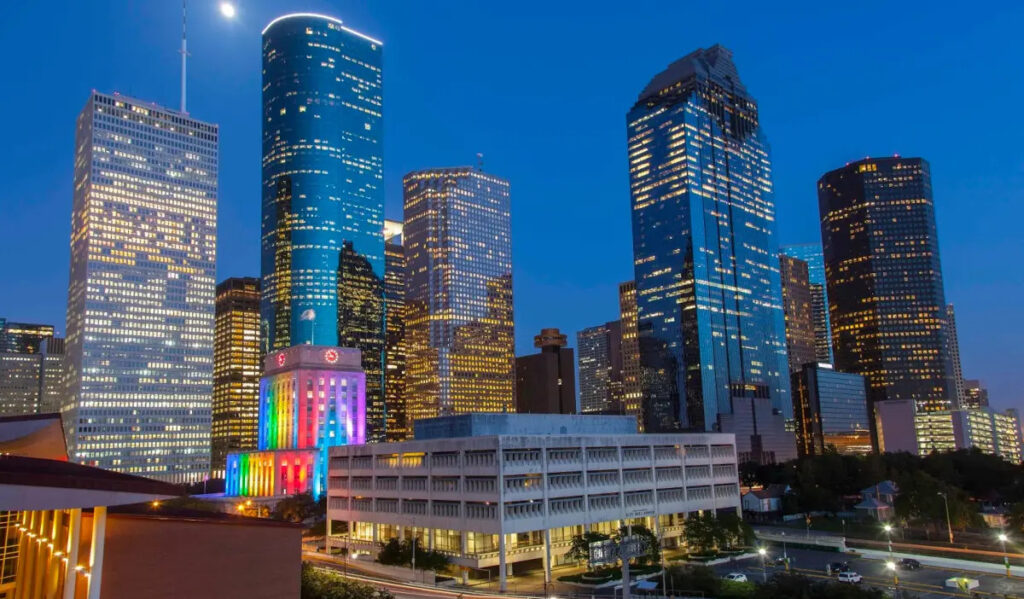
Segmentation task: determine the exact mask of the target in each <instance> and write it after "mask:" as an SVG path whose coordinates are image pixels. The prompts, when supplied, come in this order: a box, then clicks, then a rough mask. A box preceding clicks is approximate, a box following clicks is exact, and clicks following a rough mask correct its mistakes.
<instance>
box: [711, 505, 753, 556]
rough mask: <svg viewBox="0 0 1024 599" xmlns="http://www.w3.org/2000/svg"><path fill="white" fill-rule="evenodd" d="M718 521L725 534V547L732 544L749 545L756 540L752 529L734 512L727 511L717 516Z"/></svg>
mask: <svg viewBox="0 0 1024 599" xmlns="http://www.w3.org/2000/svg"><path fill="white" fill-rule="evenodd" d="M718 523H719V525H720V526H721V527H722V529H723V530H724V531H725V534H726V541H725V546H726V547H730V548H731V547H732V546H733V545H744V546H748V547H749V546H751V545H753V544H754V541H755V540H756V536H755V535H754V529H753V528H751V526H750V525H749V524H747V523H746V522H744V521H743V518H740V517H739V516H737V515H736V514H735V513H734V512H727V513H724V514H722V515H720V516H718Z"/></svg>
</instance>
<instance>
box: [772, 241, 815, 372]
mask: <svg viewBox="0 0 1024 599" xmlns="http://www.w3.org/2000/svg"><path fill="white" fill-rule="evenodd" d="M779 266H780V270H779V272H780V273H781V277H782V309H783V313H784V314H785V317H786V354H787V355H788V356H789V371H790V373H793V372H799V371H800V369H801V368H803V366H804V364H811V363H814V362H815V361H816V358H817V350H816V348H815V336H814V311H813V304H812V302H811V286H810V281H809V279H808V278H807V276H808V275H807V263H806V262H804V261H803V260H800V259H798V258H793V257H792V256H787V255H786V254H780V255H779Z"/></svg>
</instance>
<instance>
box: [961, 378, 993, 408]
mask: <svg viewBox="0 0 1024 599" xmlns="http://www.w3.org/2000/svg"><path fill="white" fill-rule="evenodd" d="M963 385H964V401H963V407H965V408H984V407H987V406H988V389H986V388H985V387H984V386H982V384H981V381H979V380H978V379H966V380H964V382H963Z"/></svg>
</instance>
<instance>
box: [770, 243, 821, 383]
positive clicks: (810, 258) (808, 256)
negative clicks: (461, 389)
mask: <svg viewBox="0 0 1024 599" xmlns="http://www.w3.org/2000/svg"><path fill="white" fill-rule="evenodd" d="M782 253H783V254H785V255H787V256H792V257H794V258H799V259H800V260H803V261H804V262H806V263H807V280H808V281H809V282H810V287H811V310H812V312H813V314H814V347H815V354H816V358H817V361H818V362H828V363H829V364H831V363H832V325H831V321H830V320H829V315H828V291H827V285H826V283H825V259H824V257H823V256H822V253H821V245H820V244H817V243H798V244H793V245H784V246H782Z"/></svg>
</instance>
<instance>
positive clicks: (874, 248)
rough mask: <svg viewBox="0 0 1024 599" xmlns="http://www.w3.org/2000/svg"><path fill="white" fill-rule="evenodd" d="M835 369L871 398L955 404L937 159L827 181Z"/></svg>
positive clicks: (932, 406)
mask: <svg viewBox="0 0 1024 599" xmlns="http://www.w3.org/2000/svg"><path fill="white" fill-rule="evenodd" d="M818 205H819V208H820V210H821V239H822V246H823V248H824V253H825V271H826V275H827V276H826V278H827V281H828V297H829V312H830V314H831V318H832V347H833V349H834V352H835V366H836V369H837V370H840V371H842V372H855V373H857V374H862V375H864V376H865V377H866V378H867V380H868V400H869V403H870V404H871V405H873V404H874V403H876V402H879V401H886V400H901V399H911V400H914V401H915V402H916V403H917V408H918V410H921V411H927V410H948V409H949V408H951V407H953V404H954V403H955V401H956V386H955V384H954V381H953V371H952V365H951V362H950V358H949V345H948V336H947V333H948V328H947V326H946V313H945V310H946V300H945V295H944V292H943V287H942V264H941V262H940V260H939V241H938V235H937V233H936V230H935V206H934V203H933V201H932V189H931V175H930V173H929V167H928V163H927V162H926V161H925V160H923V159H921V158H899V157H895V158H866V159H864V160H859V161H857V162H853V163H850V164H848V165H846V166H844V167H842V168H839V169H836V170H834V171H831V172H828V173H826V174H825V175H823V176H822V177H821V179H819V180H818Z"/></svg>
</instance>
